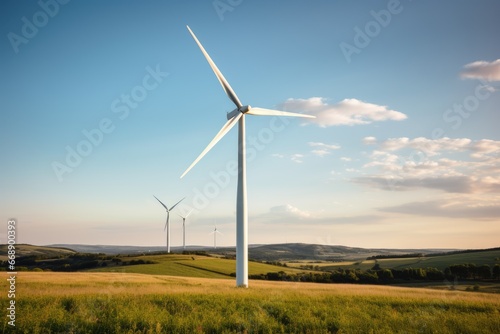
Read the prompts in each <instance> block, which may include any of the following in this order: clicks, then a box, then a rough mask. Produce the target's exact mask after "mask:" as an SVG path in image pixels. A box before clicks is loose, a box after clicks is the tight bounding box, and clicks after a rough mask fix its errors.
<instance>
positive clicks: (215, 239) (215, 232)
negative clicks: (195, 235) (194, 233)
mask: <svg viewBox="0 0 500 334" xmlns="http://www.w3.org/2000/svg"><path fill="white" fill-rule="evenodd" d="M212 233H213V234H214V249H217V233H219V234H222V233H221V232H219V230H217V225H215V228H214V230H213V231H212V232H210V234H212Z"/></svg>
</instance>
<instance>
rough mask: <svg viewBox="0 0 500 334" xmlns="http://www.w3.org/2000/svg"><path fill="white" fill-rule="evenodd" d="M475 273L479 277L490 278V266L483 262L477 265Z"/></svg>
mask: <svg viewBox="0 0 500 334" xmlns="http://www.w3.org/2000/svg"><path fill="white" fill-rule="evenodd" d="M476 274H477V276H478V277H479V278H482V279H488V278H491V268H490V266H489V265H487V264H485V265H482V266H480V267H477V269H476Z"/></svg>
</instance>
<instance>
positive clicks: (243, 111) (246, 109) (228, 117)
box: [226, 106, 252, 120]
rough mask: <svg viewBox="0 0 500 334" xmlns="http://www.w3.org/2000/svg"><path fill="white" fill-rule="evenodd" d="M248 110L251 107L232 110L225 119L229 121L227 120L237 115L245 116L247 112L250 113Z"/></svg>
mask: <svg viewBox="0 0 500 334" xmlns="http://www.w3.org/2000/svg"><path fill="white" fill-rule="evenodd" d="M250 109H252V107H251V106H241V107H239V108H236V109H234V110H233V111H231V112H228V113H227V115H226V117H227V119H228V120H229V119H231V118H233V117H234V116H236V115H238V113H242V114H246V113H247V112H249V111H250Z"/></svg>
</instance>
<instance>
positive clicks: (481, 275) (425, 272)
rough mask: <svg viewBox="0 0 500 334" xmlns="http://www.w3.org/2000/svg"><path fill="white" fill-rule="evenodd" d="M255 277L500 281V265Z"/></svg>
mask: <svg viewBox="0 0 500 334" xmlns="http://www.w3.org/2000/svg"><path fill="white" fill-rule="evenodd" d="M249 278H251V279H263V280H270V281H293V282H314V283H361V284H390V283H398V282H405V281H443V280H450V281H453V280H455V279H461V280H487V279H497V280H500V265H499V264H496V265H495V266H494V267H493V268H491V267H490V266H488V265H481V266H476V265H474V264H457V265H452V266H449V267H447V268H446V269H445V270H444V271H441V270H439V269H437V268H405V269H370V270H366V271H363V270H360V269H336V270H332V271H327V272H322V273H319V272H303V273H286V272H284V271H279V272H269V273H267V274H259V275H250V276H249Z"/></svg>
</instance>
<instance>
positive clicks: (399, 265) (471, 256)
mask: <svg viewBox="0 0 500 334" xmlns="http://www.w3.org/2000/svg"><path fill="white" fill-rule="evenodd" d="M499 258H500V250H492V251H485V252H474V253H462V254H450V255H443V256H434V257H431V256H429V257H411V258H391V259H378V260H360V261H345V262H319V263H315V262H308V261H301V262H290V263H287V265H288V266H289V267H300V266H303V265H313V266H319V267H321V268H322V269H325V270H333V269H338V268H343V269H361V270H369V269H371V268H372V267H373V266H374V265H375V264H376V263H378V264H379V265H380V267H382V268H390V269H404V268H409V267H412V268H427V267H432V268H437V269H439V270H444V269H445V268H446V267H448V266H450V265H452V264H464V263H474V264H476V265H478V266H479V265H483V264H487V265H489V266H491V267H493V266H494V265H495V263H499V261H497V260H496V259H499Z"/></svg>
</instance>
